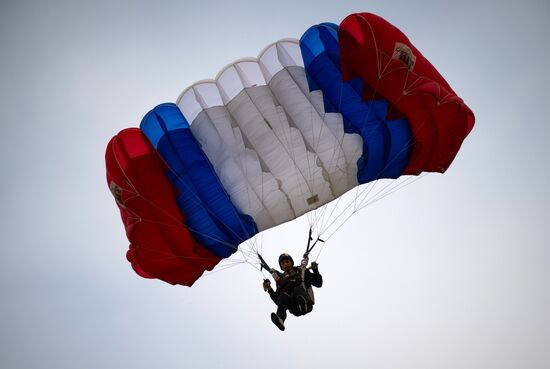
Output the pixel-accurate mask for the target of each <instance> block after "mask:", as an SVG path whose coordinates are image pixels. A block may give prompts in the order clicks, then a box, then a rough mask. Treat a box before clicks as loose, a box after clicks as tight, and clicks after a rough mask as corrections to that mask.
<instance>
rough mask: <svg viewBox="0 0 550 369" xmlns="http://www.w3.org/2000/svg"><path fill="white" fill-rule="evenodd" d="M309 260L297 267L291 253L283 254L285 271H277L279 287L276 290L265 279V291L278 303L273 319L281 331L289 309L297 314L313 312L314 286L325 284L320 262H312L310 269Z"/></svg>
mask: <svg viewBox="0 0 550 369" xmlns="http://www.w3.org/2000/svg"><path fill="white" fill-rule="evenodd" d="M307 262H308V261H307V259H304V260H302V263H301V264H300V266H299V267H295V266H294V260H293V259H292V257H291V256H290V255H289V254H286V253H284V254H281V256H279V266H280V267H281V269H282V270H283V271H282V272H278V271H276V273H277V275H276V276H277V278H275V281H276V283H277V289H276V290H275V291H274V290H273V288H271V282H270V281H269V280H268V279H264V282H263V288H264V291H266V292H267V293H269V296H270V297H271V299H272V300H273V302H274V303H275V304H276V305H277V312H276V313H272V314H271V321H272V322H273V324H275V325H276V326H277V327H278V328H279V329H280V330H281V331H284V330H285V325H284V323H285V320H286V315H287V314H286V312H287V310H288V311H289V312H290V313H291V314H293V315H295V316H301V315H305V314H307V313H309V312H311V310H312V309H313V304H314V303H315V300H314V297H313V289H312V286H313V287H317V288H319V287H321V286H322V285H323V277H322V276H321V274H320V273H319V267H318V264H317V263H316V262H312V263H311V268H309V269H308V268H307Z"/></svg>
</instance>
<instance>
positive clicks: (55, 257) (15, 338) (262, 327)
mask: <svg viewBox="0 0 550 369" xmlns="http://www.w3.org/2000/svg"><path fill="white" fill-rule="evenodd" d="M361 11H368V12H372V13H376V14H378V15H380V16H382V17H384V18H385V19H387V20H388V21H390V22H391V23H393V24H394V25H396V26H397V27H399V28H400V29H401V30H402V31H403V32H404V33H405V34H406V35H407V36H408V37H409V39H410V40H411V41H412V42H413V43H414V44H415V46H416V47H417V48H418V49H419V50H420V51H421V52H422V53H423V54H424V55H425V56H426V57H427V58H428V59H429V60H430V61H431V62H432V64H433V65H434V66H435V67H436V68H437V69H438V71H439V72H440V73H441V74H442V75H443V76H444V77H445V78H446V79H447V81H448V82H449V83H450V85H451V86H453V89H454V90H455V91H456V92H457V93H458V95H459V96H460V97H461V98H463V100H464V101H465V102H466V104H467V105H468V106H469V107H470V108H471V109H472V110H473V112H474V113H475V115H476V125H475V127H474V129H473V131H472V133H471V134H470V136H469V137H468V138H467V139H466V140H465V142H464V144H463V146H462V149H461V151H460V152H459V154H458V156H457V157H456V159H455V161H454V163H453V165H452V166H451V168H450V169H449V170H448V172H447V173H445V174H444V175H439V174H430V175H428V176H425V177H423V178H422V179H421V180H419V181H417V182H415V183H414V184H412V185H410V186H407V187H406V188H404V189H403V190H400V191H398V192H396V193H394V194H392V195H391V196H388V197H386V198H384V199H383V200H382V201H379V202H377V203H375V204H373V205H372V206H369V207H367V208H366V209H365V210H363V211H362V212H360V213H357V214H356V215H355V216H354V217H353V218H351V219H350V221H349V222H347V223H346V224H345V225H344V227H342V228H341V229H340V230H339V232H338V233H337V234H336V235H335V236H334V237H332V238H331V240H330V242H329V243H327V245H326V246H325V247H324V248H323V251H322V254H321V255H320V256H319V258H318V262H319V269H320V271H321V273H322V274H323V277H324V279H325V283H324V285H323V287H322V288H321V289H319V290H317V291H316V301H317V303H316V305H315V309H314V311H313V312H312V313H311V314H309V315H308V316H306V317H300V318H295V317H290V318H289V319H288V320H287V324H286V325H287V330H286V331H285V332H280V331H278V330H277V329H276V327H274V326H273V324H272V323H271V321H270V319H269V314H270V313H271V312H272V311H274V305H273V303H272V302H271V300H270V299H269V298H268V296H267V295H266V294H265V292H264V291H263V290H262V288H261V282H262V278H263V276H262V274H261V273H259V272H258V271H257V270H255V269H254V268H251V267H249V266H248V265H247V264H242V265H239V266H236V267H234V268H230V269H227V270H224V271H221V272H218V273H212V274H208V275H205V276H204V277H203V278H201V279H200V280H199V281H198V282H197V283H196V284H195V285H194V286H193V287H192V288H187V287H182V286H171V285H168V284H165V283H162V282H160V281H154V280H145V279H142V278H140V277H138V276H137V275H136V274H135V273H134V272H133V271H132V269H131V268H130V265H129V264H128V262H127V261H126V259H125V252H126V249H127V247H128V241H127V239H126V237H125V233H124V228H123V225H122V222H121V220H120V215H119V211H118V209H117V207H116V204H115V201H114V200H113V198H112V196H111V194H110V192H109V190H108V187H107V184H106V180H105V164H104V152H105V148H106V145H107V142H108V141H109V139H110V138H111V137H112V136H113V135H115V134H116V133H117V132H118V131H120V130H121V129H123V128H126V127H136V126H138V125H139V122H140V120H141V118H142V117H143V115H144V114H145V113H146V112H147V111H148V110H149V109H151V108H152V107H154V106H155V105H157V104H159V103H162V102H170V101H171V102H174V101H175V99H176V98H177V96H178V95H179V94H180V92H181V91H183V89H184V88H186V87H187V86H189V85H190V84H192V83H194V82H196V81H198V80H201V79H204V78H212V77H214V76H215V75H216V74H217V72H218V71H219V70H220V69H221V68H222V67H223V66H225V65H227V64H228V63H230V62H232V61H234V60H236V59H239V58H241V57H245V56H256V55H257V54H258V52H259V51H260V50H262V49H263V48H264V47H265V46H266V45H267V44H269V43H271V42H274V41H276V40H278V39H282V38H287V37H294V38H299V37H300V36H301V35H302V33H303V32H304V31H305V30H306V29H307V28H309V27H310V26H311V25H314V24H318V23H321V22H326V21H328V22H334V23H339V22H340V21H341V20H342V19H344V18H345V16H346V15H348V14H351V13H354V12H361ZM549 16H550V4H549V3H548V2H547V1H544V0H540V1H535V0H526V1H507V0H506V1H496V0H494V1H493V0H488V1H483V0H482V1H470V0H465V1H427V0H425V1H424V0H418V1H392V2H390V1H347V0H341V1H319V0H317V1H309V0H306V1H297V0H294V1H287V0H281V1H269V2H268V1H260V2H255V1H208V0H203V1H195V0H189V1H173V0H163V1H157V2H153V1H116V0H115V1H104V0H98V1H93V2H92V1H86V2H85V1H63V0H51V1H48V2H44V1H34V0H29V1H14V0H7V1H6V0H3V1H1V2H0V47H1V50H2V51H1V53H0V65H1V68H0V77H1V78H0V81H1V83H0V113H1V129H2V134H1V135H0V142H1V144H0V154H1V156H0V158H1V165H2V167H1V168H2V181H1V182H0V189H1V191H0V194H1V199H2V206H1V207H0V215H1V219H2V222H1V223H0V231H1V232H0V367H1V368H5V369H11V368H14V369H15V368H17V369H27V368H28V369H30V368H56V369H65V368H71V369H75V368H79V369H80V368H82V369H88V368H90V369H91V368H94V369H95V368H132V369H142V368H162V369H172V368H189V369H202V368H208V369H214V368H224V369H226V368H243V369H247V368H257V367H262V368H265V369H271V368H280V367H283V366H292V367H298V366H301V367H305V368H318V369H324V368H335V367H341V368H349V369H353V368H376V369H398V368H407V369H416V368H418V369H431V368H433V369H436V368H437V369H440V368H446V369H463V368H469V369H493V368H494V369H516V368H530V369H543V368H548V367H549V366H550V352H549V351H548V346H549V344H550V314H548V311H550V288H549V287H550V286H549V282H550V249H549V244H550V243H549V242H548V238H549V236H550V235H549V225H550V216H549V215H548V209H549V208H550V196H549V195H548V192H547V191H548V188H550V177H549V175H548V172H547V168H548V159H549V158H550V149H549V145H548V142H549V141H550V122H549V120H548V113H547V107H548V105H547V104H548V102H549V101H550V89H549V87H548V86H549V84H550V77H549V74H548V71H547V68H546V65H547V64H548V60H550V49H549V48H548V35H550V26H549V25H548V22H547V19H548V17H549ZM306 232H307V226H306V225H305V223H304V222H303V221H302V220H298V221H296V222H294V223H291V224H286V225H284V226H282V227H278V228H276V229H275V230H273V231H268V232H266V233H265V235H264V237H263V249H264V254H265V256H266V258H268V260H271V261H274V260H275V259H276V257H277V255H278V254H280V253H281V252H282V251H289V252H291V253H293V254H294V255H298V254H299V253H300V252H302V250H303V244H304V241H305V239H306Z"/></svg>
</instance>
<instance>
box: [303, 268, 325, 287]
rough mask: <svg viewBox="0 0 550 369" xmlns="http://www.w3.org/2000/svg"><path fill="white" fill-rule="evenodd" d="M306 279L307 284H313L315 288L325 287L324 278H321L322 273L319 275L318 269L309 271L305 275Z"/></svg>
mask: <svg viewBox="0 0 550 369" xmlns="http://www.w3.org/2000/svg"><path fill="white" fill-rule="evenodd" d="M304 279H305V282H306V283H308V284H311V285H312V286H314V287H317V288H319V287H321V286H323V276H321V273H319V270H318V269H317V268H312V269H310V270H308V271H307V272H306V274H305V275H304Z"/></svg>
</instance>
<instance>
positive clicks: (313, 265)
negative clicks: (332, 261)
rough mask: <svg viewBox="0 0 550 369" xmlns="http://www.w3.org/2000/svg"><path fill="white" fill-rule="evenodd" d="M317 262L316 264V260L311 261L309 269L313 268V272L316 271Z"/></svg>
mask: <svg viewBox="0 0 550 369" xmlns="http://www.w3.org/2000/svg"><path fill="white" fill-rule="evenodd" d="M318 268H319V264H317V262H316V261H312V262H311V269H313V271H314V272H318V271H319V270H318Z"/></svg>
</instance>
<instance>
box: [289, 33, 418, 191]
mask: <svg viewBox="0 0 550 369" xmlns="http://www.w3.org/2000/svg"><path fill="white" fill-rule="evenodd" d="M300 49H301V51H302V57H303V60H304V66H305V69H306V75H307V79H308V83H309V87H310V90H312V91H313V90H319V89H320V90H321V91H322V92H323V97H324V101H325V111H327V112H338V113H341V114H342V116H343V118H344V132H346V133H357V134H360V135H361V137H362V138H363V154H362V156H361V158H360V159H359V160H358V161H357V169H358V171H357V180H358V181H359V183H367V182H370V181H372V180H375V179H379V178H397V177H399V176H400V175H401V173H403V170H404V169H405V167H406V165H407V163H408V161H409V155H410V145H411V143H412V132H411V130H410V127H409V123H408V122H407V120H406V119H404V118H401V119H393V120H386V115H387V110H388V107H389V103H388V102H387V101H386V100H383V99H378V100H370V101H363V100H362V99H361V96H362V83H361V80H360V79H354V80H352V81H350V82H345V83H344V82H343V80H342V73H341V70H340V52H339V49H338V26H337V25H336V24H333V23H322V24H320V25H317V26H313V27H311V28H310V29H308V30H307V31H306V33H304V35H303V36H302V38H301V39H300Z"/></svg>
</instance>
